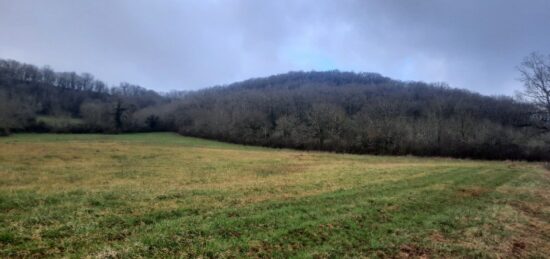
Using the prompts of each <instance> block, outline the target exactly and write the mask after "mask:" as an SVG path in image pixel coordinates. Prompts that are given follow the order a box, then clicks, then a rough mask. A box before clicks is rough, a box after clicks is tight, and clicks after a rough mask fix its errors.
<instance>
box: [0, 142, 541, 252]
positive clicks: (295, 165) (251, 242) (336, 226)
mask: <svg viewBox="0 0 550 259" xmlns="http://www.w3.org/2000/svg"><path fill="white" fill-rule="evenodd" d="M549 190H550V173H549V172H548V171H544V169H543V168H541V167H540V165H538V164H534V163H525V162H500V161H499V162H496V161H493V162H490V161H471V160H455V159H443V158H418V157H396V156H368V155H349V154H345V155H344V154H330V153H326V152H302V151H293V150H281V149H269V148H261V147H251V146H240V145H233V144H227V143H221V142H216V141H208V140H203V139H196V138H189V137H182V136H178V135H176V134H173V133H172V134H170V133H148V134H119V135H105V134H103V135H100V134H96V135H90V134H15V135H13V136H10V137H7V138H2V139H0V222H2V224H0V257H3V258H10V257H87V256H89V257H102V258H103V257H117V258H135V257H146V258H153V257H154V258H166V257H281V258H288V257H435V258H447V257H489V258H506V257H535V258H536V257H545V256H547V255H548V254H549V253H550V240H549V239H548V238H549V236H550V233H549V231H548V230H549V226H550V221H549V220H550V215H549V214H548V213H549V209H550V203H549V202H550V199H549V198H550V192H549Z"/></svg>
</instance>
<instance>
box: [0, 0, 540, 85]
mask: <svg viewBox="0 0 550 259" xmlns="http://www.w3.org/2000/svg"><path fill="white" fill-rule="evenodd" d="M532 51H538V52H541V53H545V54H550V1H548V0H529V1H526V0H517V1H512V0H509V1H506V0H471V1H465V0H461V1H456V0H416V1H414V0H401V1H397V0H396V1H392V0H380V1H368V0H363V1H360V0H357V1H354V0H349V1H347V0H332V1H324V0H311V1H300V0H293V1H290V0H289V1H281V0H276V1H268V0H265V1H264V0H250V1H237V0H235V1H231V0H227V1H222V0H195V1H181V0H178V1H175V0H174V1H169V0H160V1H149V0H89V1H86V0H81V1H75V0H48V1H46V0H44V1H39V0H0V58H9V59H15V60H19V61H22V62H26V63H32V64H36V65H39V66H42V65H50V66H51V67H53V68H54V69H56V70H60V71H76V72H90V73H92V74H94V75H95V76H96V77H97V78H99V79H102V80H104V81H106V82H108V83H110V84H118V83H119V82H121V81H127V82H131V83H136V84H139V85H142V86H144V87H147V88H152V89H155V90H160V91H167V90H171V89H177V90H191V89H199V88H204V87H208V86H213V85H218V84H227V83H231V82H233V81H239V80H244V79H247V78H250V77H259V76H267V75H271V74H276V73H284V72H287V71H291V70H305V71H309V70H332V69H338V70H345V71H356V72H378V73H381V74H383V75H385V76H389V77H392V78H396V79H401V80H423V81H428V82H436V81H437V82H441V81H444V82H447V83H449V84H450V85H451V86H453V87H458V88H466V89H470V90H474V91H477V92H481V93H484V94H508V95H512V94H513V93H514V91H515V90H517V89H519V88H520V87H521V84H520V83H519V82H518V81H517V80H516V78H517V77H518V73H517V71H516V69H515V67H516V66H517V64H518V63H520V62H521V60H522V58H523V57H524V56H526V55H528V54H529V53H530V52H532Z"/></svg>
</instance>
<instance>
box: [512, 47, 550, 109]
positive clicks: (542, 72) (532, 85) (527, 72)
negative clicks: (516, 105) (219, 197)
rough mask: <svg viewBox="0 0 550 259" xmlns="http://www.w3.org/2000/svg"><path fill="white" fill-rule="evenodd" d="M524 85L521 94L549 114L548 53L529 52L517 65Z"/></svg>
mask: <svg viewBox="0 0 550 259" xmlns="http://www.w3.org/2000/svg"><path fill="white" fill-rule="evenodd" d="M518 70H519V72H520V73H521V78H520V80H521V81H522V82H523V84H524V86H525V91H524V92H523V95H524V96H525V97H527V98H529V99H531V100H532V101H533V102H534V103H535V104H536V105H537V106H538V107H540V108H541V110H543V111H545V112H546V113H547V114H550V55H549V56H546V57H545V56H543V55H542V54H539V53H531V55H529V56H527V57H526V58H525V59H524V60H523V62H522V63H521V65H520V66H519V67H518Z"/></svg>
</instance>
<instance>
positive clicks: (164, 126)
mask: <svg viewBox="0 0 550 259" xmlns="http://www.w3.org/2000/svg"><path fill="white" fill-rule="evenodd" d="M537 57H539V56H537ZM529 58H531V59H532V57H529ZM527 61H528V59H526V61H525V62H527ZM525 62H524V63H522V68H523V69H525V70H524V73H523V75H524V77H523V79H524V80H525V83H526V85H527V84H528V83H527V82H528V81H529V80H530V78H528V76H532V75H531V74H529V72H530V71H532V69H531V70H530V69H529V68H528V67H526V66H524V65H525V64H526V63H525ZM549 71H550V70H549ZM46 78H47V79H46ZM531 78H535V80H537V79H536V76H534V77H533V76H532V77H531ZM539 81H540V80H539ZM529 82H531V81H529ZM536 83H537V82H534V83H532V84H536ZM539 84H540V83H539ZM537 87H538V86H537ZM527 98H529V97H528V96H527ZM525 100H531V99H525ZM540 101H542V103H541V102H530V101H522V100H518V99H517V98H516V99H514V98H511V97H506V96H500V97H494V96H492V97H491V96H483V95H480V94H477V93H473V92H470V91H467V90H461V89H453V88H450V87H449V86H448V85H446V84H444V83H432V84H428V83H424V82H403V81H398V80H393V79H390V78H387V77H384V76H381V75H379V74H375V73H351V72H340V71H328V72H290V73H286V74H281V75H275V76H270V77H265V78H256V79H250V80H246V81H243V82H238V83H234V84H230V85H227V86H217V87H212V88H207V89H203V90H198V91H192V92H173V93H170V94H159V93H156V92H154V91H152V90H147V89H145V88H143V87H140V86H137V85H132V84H128V83H122V84H120V85H118V86H114V87H108V86H107V85H106V84H105V83H102V82H101V81H99V80H96V79H94V77H93V76H91V75H90V74H80V75H79V74H76V73H71V72H62V73H56V72H53V71H52V70H51V69H49V68H47V67H45V68H36V67H34V66H32V65H27V64H22V63H19V62H16V61H6V60H2V61H0V111H1V114H2V115H0V127H2V128H4V131H5V132H6V133H7V131H53V132H105V133H116V132H137V131H173V132H178V133H180V134H183V135H188V136H197V137H204V138H210V139H217V140H222V141H228V142H234V143H241V144H249V145H262V146H270V147H281V148H283V147H284V148H296V149H304V150H326V151H334V152H347V153H368V154H392V155H408V154H411V155H421V156H451V157H460V158H480V159H527V160H548V159H550V131H549V128H548V121H545V120H546V118H548V114H550V110H546V108H545V107H546V106H545V105H544V103H543V101H544V98H541V99H540ZM43 116H51V117H70V118H78V119H80V120H81V121H82V122H81V123H78V124H73V125H71V124H69V125H64V126H62V127H52V126H51V125H44V123H40V122H38V120H37V118H40V117H43Z"/></svg>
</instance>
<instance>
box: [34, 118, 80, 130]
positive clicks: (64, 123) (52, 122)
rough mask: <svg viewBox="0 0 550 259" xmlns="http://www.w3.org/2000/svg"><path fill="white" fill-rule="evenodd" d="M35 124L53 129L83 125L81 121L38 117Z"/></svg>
mask: <svg viewBox="0 0 550 259" xmlns="http://www.w3.org/2000/svg"><path fill="white" fill-rule="evenodd" d="M36 121H37V122H43V123H44V124H46V125H48V126H50V127H54V128H65V127H68V126H78V125H81V124H83V123H84V122H83V121H82V119H78V118H71V117H63V116H38V117H37V118H36Z"/></svg>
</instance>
